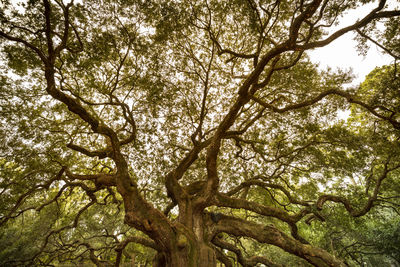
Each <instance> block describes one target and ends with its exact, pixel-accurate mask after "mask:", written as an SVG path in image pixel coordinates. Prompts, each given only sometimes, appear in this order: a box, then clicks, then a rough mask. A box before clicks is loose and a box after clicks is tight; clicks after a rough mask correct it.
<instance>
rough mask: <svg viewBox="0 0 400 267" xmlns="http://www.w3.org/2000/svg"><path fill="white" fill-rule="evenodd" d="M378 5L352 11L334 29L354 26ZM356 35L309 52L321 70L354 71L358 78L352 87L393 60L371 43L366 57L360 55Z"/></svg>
mask: <svg viewBox="0 0 400 267" xmlns="http://www.w3.org/2000/svg"><path fill="white" fill-rule="evenodd" d="M376 5H377V4H376V3H373V4H369V5H366V6H365V7H362V8H358V9H356V10H351V11H349V12H348V13H347V14H345V15H344V17H343V18H341V19H340V21H341V23H340V24H339V25H338V26H335V27H334V28H333V29H332V32H333V31H334V30H335V29H338V28H342V27H345V26H348V25H351V24H353V23H354V22H355V21H356V20H357V19H359V18H361V17H364V16H365V15H366V14H367V13H368V12H369V11H371V9H373V8H374V7H376ZM355 35H356V34H355V33H347V34H345V35H343V36H341V37H340V38H339V39H336V40H335V41H333V42H332V43H331V44H329V45H328V46H325V47H322V48H318V49H315V50H313V51H310V52H309V55H310V57H311V60H312V61H313V62H315V63H319V64H320V68H322V69H326V67H327V66H329V67H331V68H333V69H336V68H341V69H345V70H347V69H350V68H352V69H353V74H355V76H356V78H355V79H354V81H353V83H352V85H357V84H359V83H361V82H362V81H364V78H365V76H366V75H367V74H368V73H369V72H371V71H372V70H373V69H374V68H375V67H377V66H382V65H387V64H391V63H393V62H394V60H393V58H392V57H390V56H388V55H385V54H383V53H382V50H381V49H380V48H378V47H377V46H376V45H375V44H372V43H371V42H369V43H368V44H369V45H370V49H369V51H368V53H367V55H366V56H363V55H359V53H358V51H357V49H356V45H357V42H356V41H355V40H354V37H355Z"/></svg>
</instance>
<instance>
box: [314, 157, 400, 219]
mask: <svg viewBox="0 0 400 267" xmlns="http://www.w3.org/2000/svg"><path fill="white" fill-rule="evenodd" d="M389 160H390V158H389V159H388V160H387V162H386V163H385V165H384V170H383V172H382V174H381V175H380V176H379V177H378V179H377V181H376V184H375V188H374V191H373V193H372V194H371V195H369V196H368V200H367V203H365V205H364V207H362V208H361V209H359V210H357V209H355V208H354V207H353V205H352V204H351V202H350V201H349V200H348V199H346V198H344V197H341V196H336V195H322V196H320V197H319V198H318V200H317V208H318V209H319V210H322V208H323V205H324V204H325V203H326V202H327V201H332V202H336V203H341V204H343V206H344V207H345V209H346V210H347V211H348V212H349V213H350V215H351V216H353V217H361V216H363V215H365V214H367V213H368V212H369V211H370V210H371V208H372V207H373V205H374V202H375V201H376V200H377V199H378V194H379V189H380V187H381V185H382V182H383V180H384V179H385V178H386V177H387V175H388V174H389V173H390V172H391V171H394V170H397V169H399V168H400V164H399V165H397V166H394V167H392V168H389V167H388V164H389Z"/></svg>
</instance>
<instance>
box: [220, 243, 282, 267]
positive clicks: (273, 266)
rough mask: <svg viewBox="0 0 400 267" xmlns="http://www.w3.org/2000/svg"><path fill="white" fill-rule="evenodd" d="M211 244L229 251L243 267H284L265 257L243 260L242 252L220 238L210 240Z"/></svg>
mask: <svg viewBox="0 0 400 267" xmlns="http://www.w3.org/2000/svg"><path fill="white" fill-rule="evenodd" d="M212 243H213V244H214V245H216V246H218V247H220V248H221V249H226V250H229V251H231V252H233V253H235V254H236V257H237V259H238V261H239V263H240V264H241V265H242V266H243V267H252V266H256V265H257V263H262V264H264V265H266V266H268V267H284V265H281V264H277V263H274V262H272V261H271V260H270V259H268V258H267V257H262V256H252V257H250V258H245V257H244V256H243V253H242V251H241V250H240V249H239V248H238V247H237V246H235V245H233V244H231V243H229V242H227V241H225V240H223V239H222V238H218V236H216V237H214V239H213V240H212Z"/></svg>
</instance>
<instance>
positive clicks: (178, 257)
mask: <svg viewBox="0 0 400 267" xmlns="http://www.w3.org/2000/svg"><path fill="white" fill-rule="evenodd" d="M153 266H154V267H176V266H179V267H215V266H217V260H216V255H215V253H214V251H213V249H212V248H210V247H209V246H207V245H206V244H204V243H193V242H191V243H190V244H188V247H185V248H178V249H177V250H175V251H171V252H162V253H158V254H157V255H156V257H155V258H154V260H153Z"/></svg>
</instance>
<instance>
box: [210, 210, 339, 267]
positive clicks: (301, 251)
mask: <svg viewBox="0 0 400 267" xmlns="http://www.w3.org/2000/svg"><path fill="white" fill-rule="evenodd" d="M221 232H225V233H228V234H230V235H233V236H238V237H250V238H253V239H254V240H256V241H258V242H260V243H265V244H270V245H274V246H277V247H279V248H281V249H283V250H284V251H286V252H289V253H291V254H294V255H297V256H298V257H301V258H303V259H305V260H306V261H308V262H310V263H311V264H313V265H314V266H321V267H328V266H337V267H344V266H345V264H344V263H343V262H342V261H340V260H338V259H336V258H335V257H334V256H332V255H331V254H330V253H328V252H327V251H325V250H323V249H319V248H315V247H312V246H311V245H308V244H303V243H301V242H300V241H298V240H296V239H292V238H290V237H289V236H287V235H286V234H285V233H283V232H282V231H280V230H278V229H277V228H275V226H273V225H267V226H265V225H261V224H258V223H254V222H250V221H246V220H242V219H238V218H235V217H231V216H226V215H221V218H220V221H219V222H218V224H216V226H215V229H214V235H216V234H218V233H221Z"/></svg>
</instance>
